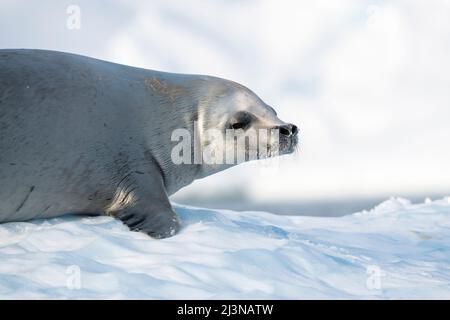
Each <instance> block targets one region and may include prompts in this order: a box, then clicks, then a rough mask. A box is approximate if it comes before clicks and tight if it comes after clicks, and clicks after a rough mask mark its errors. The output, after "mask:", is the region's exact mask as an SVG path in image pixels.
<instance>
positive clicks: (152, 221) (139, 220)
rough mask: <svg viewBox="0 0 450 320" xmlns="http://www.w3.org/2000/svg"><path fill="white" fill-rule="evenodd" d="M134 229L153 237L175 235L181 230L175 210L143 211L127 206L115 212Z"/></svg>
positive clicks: (115, 215)
mask: <svg viewBox="0 0 450 320" xmlns="http://www.w3.org/2000/svg"><path fill="white" fill-rule="evenodd" d="M114 217H116V218H117V219H119V220H121V221H122V222H123V223H124V224H125V225H126V226H128V227H129V228H130V230H132V231H140V232H144V233H146V234H148V235H149V236H150V237H152V238H156V239H162V238H167V237H171V236H173V235H175V234H176V233H177V232H178V231H179V230H180V221H179V220H178V217H177V216H176V214H175V212H174V211H173V210H169V211H167V210H166V211H165V212H164V210H159V211H158V212H148V213H141V212H138V211H136V210H135V208H125V209H122V210H120V211H118V212H115V213H114Z"/></svg>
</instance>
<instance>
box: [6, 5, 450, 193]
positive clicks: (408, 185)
mask: <svg viewBox="0 0 450 320" xmlns="http://www.w3.org/2000/svg"><path fill="white" fill-rule="evenodd" d="M71 5H75V6H77V7H78V8H79V9H80V25H79V26H80V28H79V29H77V28H75V29H73V28H70V27H68V24H67V23H68V19H70V17H71V12H69V13H68V11H67V10H68V8H69V7H70V6H71ZM69 11H70V10H69ZM0 48H40V49H52V50H59V51H67V52H73V53H79V54H84V55H88V56H92V57H95V58H99V59H105V60H109V61H113V62H117V63H122V64H127V65H132V66H137V67H143V68H147V69H155V70H162V71H169V72H177V73H195V74H209V75H214V76H218V77H223V78H226V79H231V80H234V81H237V82H239V83H241V84H243V85H245V86H247V87H249V88H251V89H252V90H253V91H254V92H256V93H257V94H258V95H259V96H260V97H261V98H262V99H263V100H264V101H265V102H266V103H268V104H269V105H272V106H273V107H274V108H275V109H276V110H277V112H278V115H279V116H280V118H281V119H283V120H285V121H287V122H292V123H295V124H296V125H297V126H298V127H299V129H300V150H299V152H298V153H296V154H295V155H290V156H283V157H281V158H279V159H274V160H269V161H262V162H253V163H247V164H242V165H239V166H237V167H235V168H233V169H230V170H227V171H224V172H221V173H219V174H216V175H214V176H211V177H208V178H205V179H202V180H199V181H197V182H195V183H193V184H192V185H191V186H189V187H187V188H185V189H183V190H181V191H180V192H179V193H178V194H177V195H176V196H175V199H176V198H177V197H178V198H180V199H182V198H186V197H187V198H188V197H205V198H215V197H221V196H224V195H231V196H233V195H234V196H236V195H239V196H242V197H247V198H249V199H253V200H255V201H263V202H264V201H302V200H311V199H329V198H335V199H339V198H343V197H368V196H380V195H383V196H385V195H392V196H396V195H407V194H421V195H427V194H429V195H432V194H436V193H448V191H449V190H450V170H449V169H448V164H449V163H450V150H449V149H450V148H449V143H448V140H449V138H450V125H449V119H450V59H449V57H450V1H449V0H431V1H424V0H422V1H417V0H412V1H411V0H397V1H373V0H372V1H365V0H361V1H354V0H342V1H339V2H338V1H320V0H319V1H269V0H258V1H257V0H249V1H237V0H234V1H225V0H218V1H207V2H206V1H200V0H194V1H190V2H189V3H187V2H185V1H175V0H169V1H167V0H166V1H162V0H161V1H151V2H150V1H136V0H132V1H125V0H113V1H76V0H72V1H56V0H55V1H49V0H42V1H33V2H31V1H24V0H0Z"/></svg>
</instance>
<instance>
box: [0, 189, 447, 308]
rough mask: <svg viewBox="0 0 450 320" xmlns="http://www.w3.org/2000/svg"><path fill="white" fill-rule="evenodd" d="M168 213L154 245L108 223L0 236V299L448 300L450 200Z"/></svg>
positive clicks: (67, 223) (36, 225) (45, 223)
mask: <svg viewBox="0 0 450 320" xmlns="http://www.w3.org/2000/svg"><path fill="white" fill-rule="evenodd" d="M175 208H176V211H177V212H178V214H179V216H180V217H181V220H182V224H183V229H182V231H181V233H179V234H178V235H176V236H174V237H172V238H168V239H164V240H153V239H151V238H149V237H147V236H146V235H144V234H141V233H136V232H130V231H128V229H127V228H126V227H125V226H124V225H122V224H121V223H120V222H119V221H116V220H114V219H112V218H109V217H82V218H80V217H74V216H68V217H62V218H55V219H51V220H38V221H32V222H22V223H7V224H3V225H0V298H2V299H4V298H8V299H13V298H26V299H34V298H58V299H59V298H101V299H104V298H108V299H109V298H113V299H115V298H156V299H178V298H180V299H208V298H213V299H216V298H217V299H219V298H225V299H228V298H242V299H247V298H256V299H259V298H262V299H265V298H275V299H285V298H289V299H299V298H302V299H303V298H327V299H328V298H331V299H334V298H345V299H348V298H350V299H354V298H357V299H360V298H362V299H379V298H446V299H449V298H450V237H449V234H450V233H449V231H450V219H449V218H450V198H445V199H442V200H438V201H430V200H428V201H426V202H425V203H423V204H411V203H410V202H409V201H408V200H405V199H398V198H397V199H390V200H388V201H385V202H383V203H382V204H380V205H379V206H377V207H376V208H374V209H373V210H370V211H365V212H361V213H356V214H353V215H348V216H345V217H340V218H317V217H300V216H279V215H275V214H270V213H263V212H233V211H225V210H209V209H201V208H193V207H186V206H181V205H175Z"/></svg>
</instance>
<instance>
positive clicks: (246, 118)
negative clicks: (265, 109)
mask: <svg viewBox="0 0 450 320" xmlns="http://www.w3.org/2000/svg"><path fill="white" fill-rule="evenodd" d="M252 120H253V116H252V115H251V114H249V113H248V112H245V111H240V112H238V113H236V114H235V115H234V117H233V119H232V120H231V121H230V127H231V128H232V129H234V130H238V129H244V130H245V129H247V128H248V127H249V126H250V123H251V122H252Z"/></svg>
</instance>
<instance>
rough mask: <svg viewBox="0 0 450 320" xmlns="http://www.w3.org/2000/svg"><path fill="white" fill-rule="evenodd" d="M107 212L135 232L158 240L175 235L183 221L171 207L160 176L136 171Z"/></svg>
mask: <svg viewBox="0 0 450 320" xmlns="http://www.w3.org/2000/svg"><path fill="white" fill-rule="evenodd" d="M107 213H108V214H109V215H112V216H114V217H116V218H118V219H120V220H121V221H122V222H123V223H124V224H126V225H127V226H128V227H129V228H130V229H131V230H133V231H142V232H144V233H146V234H148V235H149V236H151V237H153V238H157V239H162V238H167V237H170V236H173V235H175V234H176V233H177V232H178V231H179V229H180V221H179V219H178V217H177V215H176V213H175V211H174V210H173V209H172V206H171V205H170V201H169V198H168V196H167V193H166V190H165V188H164V183H163V179H162V177H161V176H160V175H159V174H155V173H153V172H151V173H148V174H147V173H142V172H141V171H135V172H133V173H130V174H128V175H127V176H125V177H124V178H123V179H122V181H121V182H120V183H119V187H118V191H117V193H116V196H115V198H114V200H113V202H112V204H111V206H110V207H109V208H108V210H107Z"/></svg>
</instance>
